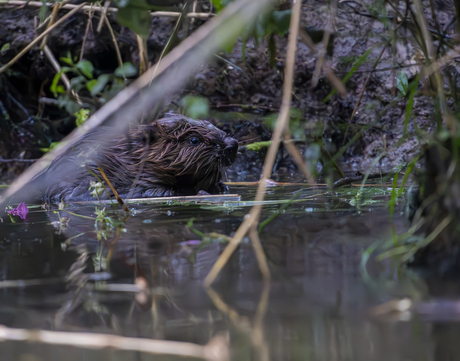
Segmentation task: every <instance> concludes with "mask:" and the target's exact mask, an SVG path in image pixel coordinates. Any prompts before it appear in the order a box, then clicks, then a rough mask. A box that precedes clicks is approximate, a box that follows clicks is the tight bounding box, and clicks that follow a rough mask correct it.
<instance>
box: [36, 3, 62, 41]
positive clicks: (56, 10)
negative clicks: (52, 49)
mask: <svg viewBox="0 0 460 361" xmlns="http://www.w3.org/2000/svg"><path fill="white" fill-rule="evenodd" d="M60 7H61V3H60V2H55V3H54V7H53V12H52V14H51V18H50V21H49V23H48V26H47V28H49V27H50V26H52V25H53V24H54V22H55V21H56V18H57V16H58V13H59V9H60ZM48 38H49V34H48V35H46V36H45V37H44V38H43V41H42V45H40V49H41V50H43V49H44V48H45V46H46V43H47V42H48Z"/></svg>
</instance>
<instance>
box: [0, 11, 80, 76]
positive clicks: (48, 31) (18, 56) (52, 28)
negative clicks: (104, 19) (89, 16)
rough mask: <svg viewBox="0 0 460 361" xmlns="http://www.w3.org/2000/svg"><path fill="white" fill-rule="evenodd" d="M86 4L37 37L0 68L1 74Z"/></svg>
mask: <svg viewBox="0 0 460 361" xmlns="http://www.w3.org/2000/svg"><path fill="white" fill-rule="evenodd" d="M84 5H85V3H82V4H80V5H78V6H77V7H76V8H75V9H73V10H72V11H70V12H68V13H67V14H65V15H64V16H63V17H62V18H60V19H59V20H58V21H56V22H55V23H54V24H53V25H52V26H50V27H49V28H48V29H46V30H45V31H44V32H43V33H41V34H40V35H39V36H37V37H36V38H35V39H34V40H32V41H31V42H30V44H29V45H27V46H26V47H25V48H24V49H22V50H21V51H20V52H19V54H18V55H16V56H15V57H14V58H13V59H11V60H10V61H9V62H8V63H7V64H5V65H3V66H2V67H1V68H0V74H1V73H3V72H4V71H5V70H7V69H9V68H10V67H11V66H12V65H13V64H14V63H16V62H17V61H18V60H19V59H21V58H22V57H23V56H24V54H25V53H27V52H28V51H29V50H30V49H31V48H32V47H33V46H34V45H35V44H37V43H38V42H39V41H40V40H42V39H43V38H44V37H45V36H46V35H48V34H49V33H50V32H52V31H53V30H54V29H55V28H56V27H57V26H59V25H61V24H62V23H63V22H64V21H65V20H66V19H67V18H69V17H70V16H72V15H73V14H75V13H76V12H77V11H78V10H80V9H81V8H82V7H83V6H84Z"/></svg>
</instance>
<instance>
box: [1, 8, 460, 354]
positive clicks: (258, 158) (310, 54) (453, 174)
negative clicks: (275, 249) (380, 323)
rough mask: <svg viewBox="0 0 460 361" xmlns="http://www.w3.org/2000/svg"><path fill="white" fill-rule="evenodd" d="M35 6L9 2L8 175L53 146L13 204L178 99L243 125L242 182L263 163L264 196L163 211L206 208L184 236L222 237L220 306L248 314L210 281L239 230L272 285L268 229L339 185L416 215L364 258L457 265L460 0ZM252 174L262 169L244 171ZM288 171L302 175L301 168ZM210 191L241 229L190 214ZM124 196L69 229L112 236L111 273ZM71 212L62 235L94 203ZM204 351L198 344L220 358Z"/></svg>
mask: <svg viewBox="0 0 460 361" xmlns="http://www.w3.org/2000/svg"><path fill="white" fill-rule="evenodd" d="M165 3H166V5H165ZM20 5H21V6H23V8H24V9H23V12H21V13H18V9H17V6H19V5H18V1H16V2H15V3H14V5H12V4H11V3H8V0H0V10H1V11H0V49H1V50H0V65H1V67H0V172H1V173H0V176H1V180H2V181H3V182H5V183H11V182H12V181H13V180H14V179H15V178H16V177H17V176H18V175H19V174H20V173H22V172H23V171H24V169H26V168H27V166H28V165H29V164H30V160H36V159H39V158H40V157H41V156H42V155H43V154H45V153H46V154H47V155H46V160H41V161H39V162H36V164H35V165H34V166H33V167H31V168H29V169H28V170H27V171H26V172H25V173H23V174H22V175H21V176H20V177H19V178H17V180H16V181H15V182H13V183H12V185H11V187H9V188H7V189H6V190H4V191H5V192H4V193H3V194H4V197H3V198H0V204H1V205H2V206H5V205H6V204H3V203H5V202H8V200H9V199H10V196H12V195H14V194H17V193H18V192H20V191H21V190H22V189H23V187H25V186H27V185H29V183H31V181H32V179H34V176H36V175H37V174H39V173H40V171H42V170H43V167H46V166H47V165H48V163H47V161H48V160H49V161H52V159H54V158H55V157H56V156H57V155H59V154H60V152H61V153H62V152H64V151H65V150H66V149H68V148H69V147H72V145H73V144H74V143H73V142H75V141H76V139H78V138H80V137H82V136H85V134H87V133H88V131H90V130H92V129H94V128H95V127H97V126H100V125H103V124H109V123H110V124H111V125H114V126H113V127H112V128H111V129H113V131H112V133H110V132H109V131H108V132H107V134H105V136H107V137H112V136H116V134H118V133H120V132H121V131H122V129H124V128H127V126H128V125H131V124H135V123H146V122H149V121H151V120H152V119H154V118H158V117H160V116H161V115H163V114H164V113H165V112H167V111H174V112H180V113H183V114H187V115H188V116H190V117H193V118H206V119H210V120H212V121H214V123H216V124H217V123H220V125H221V126H222V127H224V128H225V129H226V130H227V131H229V132H231V133H233V134H238V133H239V132H241V133H245V132H246V133H247V134H246V133H245V134H244V135H243V136H242V138H241V145H240V152H241V155H240V157H239V159H238V160H237V162H236V164H235V165H234V168H233V170H232V169H230V170H229V172H230V175H231V176H233V177H234V178H235V179H236V180H237V181H238V184H237V185H238V186H246V185H247V184H248V183H243V182H241V181H242V180H244V181H248V179H249V178H250V177H252V180H253V181H258V182H257V184H256V186H257V190H256V191H255V195H254V194H252V195H251V196H254V197H253V198H254V200H253V199H251V200H244V201H243V202H242V201H240V200H235V199H234V198H231V199H230V198H226V196H221V197H220V198H219V199H215V202H214V203H213V202H212V201H210V200H209V199H206V200H200V199H197V200H195V199H189V201H188V203H186V202H179V201H178V200H177V199H174V198H173V199H168V200H165V202H167V203H165V204H163V203H162V204H161V205H160V206H158V205H157V206H158V207H160V208H158V209H157V208H156V211H157V212H158V213H159V214H164V213H166V214H168V216H169V215H170V214H171V213H173V212H174V211H175V210H178V209H180V210H181V211H182V210H184V209H187V208H191V209H192V211H189V213H191V214H189V213H187V212H186V213H187V214H186V215H187V217H185V216H184V217H183V218H181V219H180V222H181V224H182V225H184V226H185V227H186V228H187V230H188V231H190V232H191V233H192V234H193V237H198V238H199V239H198V240H197V239H192V240H189V241H188V243H187V242H185V243H181V244H180V248H181V249H180V252H182V254H183V255H185V257H183V258H186V259H187V260H189V261H190V262H193V263H196V262H198V261H197V257H198V254H199V251H201V250H203V249H204V248H206V247H211V246H220V247H222V248H223V247H225V249H224V250H223V252H222V253H221V254H220V257H219V258H218V259H217V260H216V262H215V263H214V264H213V267H212V269H210V271H209V273H208V275H207V277H206V279H205V280H204V284H205V286H206V287H207V289H208V291H209V296H210V298H211V299H212V300H213V302H214V304H215V306H216V308H218V309H220V310H224V311H223V312H225V313H226V314H227V315H228V316H229V318H232V319H233V320H239V321H241V319H239V318H238V317H239V315H237V313H236V312H234V311H233V310H231V309H229V308H228V307H227V306H226V304H225V302H223V301H222V300H221V299H220V298H219V296H218V295H217V296H216V295H215V294H214V293H213V292H214V290H213V289H212V288H210V287H211V285H212V284H213V282H214V281H215V280H216V278H217V276H218V275H219V274H220V272H221V271H222V270H223V268H224V266H225V265H226V264H227V263H228V262H229V260H230V257H231V255H232V254H233V252H234V251H235V250H236V249H237V247H238V246H239V245H240V244H241V243H242V242H243V243H244V242H248V243H250V244H251V245H252V247H253V249H254V251H255V259H256V261H257V263H258V266H259V269H260V272H261V274H262V277H263V281H264V287H266V285H267V284H269V283H270V279H271V273H270V268H269V262H268V261H267V252H266V249H267V244H265V243H264V241H263V240H261V239H259V237H265V239H269V238H270V232H271V228H270V227H272V226H273V224H274V223H275V222H276V221H277V220H279V218H281V217H280V216H281V215H283V214H284V213H285V212H292V213H291V214H292V215H295V216H298V214H299V209H298V208H296V207H299V204H303V205H305V204H307V206H304V208H302V212H303V213H302V214H303V215H304V214H305V212H309V209H313V208H314V207H313V206H311V207H309V206H308V204H310V203H312V204H314V206H315V207H318V208H320V207H323V208H321V209H324V210H325V209H327V210H329V209H333V210H334V211H337V212H339V210H340V211H341V210H342V208H340V209H339V208H334V205H333V204H332V205H330V204H328V205H327V206H326V205H324V204H321V205H318V204H315V203H314V202H315V201H316V200H315V199H316V197H317V196H319V195H327V196H333V197H336V198H337V199H340V207H345V206H344V205H346V207H350V208H353V209H354V210H355V211H356V212H357V213H360V212H362V211H363V210H371V209H372V207H373V206H375V204H379V205H380V206H381V205H382V203H383V202H385V205H386V206H387V208H388V212H389V214H390V218H391V219H392V220H394V219H395V218H397V216H398V215H399V213H403V212H405V213H406V214H407V217H408V218H410V222H411V223H410V226H409V227H408V229H407V230H406V231H405V232H403V233H400V234H398V232H397V231H396V227H393V229H392V230H393V232H392V235H391V237H390V238H389V239H388V240H387V241H384V242H381V241H378V242H376V243H374V244H372V245H370V246H369V245H367V250H366V251H364V253H363V257H362V258H363V264H365V263H366V262H367V261H368V260H369V258H370V255H371V254H372V255H374V256H376V258H377V259H378V260H386V259H391V260H393V261H397V263H398V266H401V265H403V264H412V265H422V266H427V265H428V266H430V267H432V269H436V270H439V271H441V272H450V271H452V270H453V269H457V268H458V264H459V261H460V243H459V242H458V239H459V236H460V226H459V224H460V223H459V222H458V219H459V216H460V202H459V200H460V163H459V162H460V159H459V147H460V127H459V121H460V111H459V106H460V98H459V94H460V83H459V81H458V79H459V74H460V68H459V66H458V59H460V54H459V49H460V48H459V43H460V20H459V16H460V15H459V14H460V8H459V6H460V5H459V3H458V2H449V1H447V2H446V4H445V5H443V4H439V3H438V2H436V1H433V0H424V1H422V0H413V1H409V0H406V1H393V0H386V1H384V0H377V1H367V2H363V3H358V2H354V1H342V2H338V1H330V2H329V1H328V2H322V1H316V0H311V1H310V0H309V1H303V2H298V1H297V2H293V1H289V0H286V1H276V2H274V3H270V4H269V1H266V2H263V1H261V2H260V3H258V2H253V1H250V0H248V1H244V0H240V1H230V0H212V1H211V2H207V1H206V2H202V1H195V2H181V1H175V0H169V1H161V0H158V1H143V0H129V1H125V0H118V1H115V2H114V3H113V4H110V2H106V3H105V4H101V3H99V2H93V3H87V4H83V3H82V4H79V5H74V4H69V3H61V2H59V1H56V2H51V3H45V2H44V3H43V4H38V5H40V7H38V6H37V4H36V3H35V2H33V3H31V4H28V3H27V2H26V1H24V2H23V3H21V4H20ZM112 6H113V7H112ZM34 7H36V8H34ZM11 14H14V15H15V16H17V19H16V18H15V20H14V21H15V23H14V24H13V23H12V22H11V21H9V20H8V17H9V16H10V15H11ZM36 15H38V18H37V19H39V20H37V21H38V24H37V26H34V24H33V19H34V17H35V16H36ZM446 19H447V20H446ZM2 22H3V24H2ZM69 23H70V25H69ZM73 23H74V24H76V25H71V24H73ZM7 29H8V31H7ZM23 33H24V34H23ZM20 34H22V35H20ZM128 123H130V124H128ZM243 130H244V132H243ZM68 134H70V136H68V137H67V138H65V137H66V136H67V135H68ZM28 160H29V161H28ZM231 172H233V173H231ZM241 174H243V175H246V176H248V177H246V178H247V179H241V178H238V177H239V176H240V175H241ZM285 174H289V175H290V176H291V178H290V179H289V180H288V181H287V182H284V181H283V180H284V178H283V176H284V175H285ZM260 175H261V176H260ZM259 176H260V180H259ZM274 180H276V181H278V182H277V183H275V182H274ZM305 181H307V183H308V186H307V185H306V184H305V183H306V182H305ZM109 183H110V182H109V181H108V180H107V179H105V180H101V179H97V180H96V179H95V181H94V182H91V183H90V184H88V188H89V189H91V190H92V193H93V194H94V196H95V201H96V199H98V198H99V196H100V195H101V194H102V193H103V192H104V190H105V189H106V188H108V187H110V188H113V186H112V185H111V184H109ZM268 187H272V188H270V192H267V190H268ZM277 187H278V188H277ZM283 187H298V189H297V188H296V190H295V191H293V192H291V193H289V194H288V196H286V195H284V194H283V197H282V199H268V200H267V199H266V197H270V194H273V193H276V192H277V190H278V189H280V188H283ZM1 190H2V191H3V189H1ZM306 190H308V192H310V193H308V195H307V194H306V193H305V192H306ZM114 194H116V192H115V191H114ZM286 194H287V192H286ZM229 197H233V196H229ZM2 202H3V203H2ZM130 202H131V201H129V200H127V201H126V204H130V206H131V203H130ZM136 202H137V201H136ZM196 202H199V203H198V205H199V211H200V212H215V213H216V214H218V215H219V217H221V216H222V215H225V214H228V213H229V212H233V215H236V216H238V217H239V219H240V220H241V222H240V223H239V224H238V227H237V228H235V230H234V232H233V234H231V235H230V234H228V235H223V234H220V233H217V232H204V231H202V230H201V229H200V228H199V226H197V225H196V220H197V219H198V218H199V217H198V216H197V217H195V214H193V213H194V212H196V209H197V208H194V207H196V206H197V204H196ZM119 203H120V205H121V206H122V207H123V211H115V209H117V208H115V207H116V206H115V203H114V204H104V205H103V206H100V205H99V206H97V207H96V208H95V211H94V215H93V212H92V211H91V212H92V213H91V214H92V215H91V217H88V216H86V218H85V216H83V217H82V218H84V219H86V220H88V222H94V226H93V227H92V228H93V229H92V230H91V231H88V232H86V231H85V232H80V233H78V234H76V235H73V236H71V237H68V238H67V239H66V240H65V241H64V242H62V244H63V247H64V246H65V247H67V246H69V245H71V244H72V242H73V241H76V240H77V239H79V238H80V237H82V236H84V235H88V233H94V234H95V235H96V239H97V241H98V242H99V243H100V244H101V246H100V248H99V249H98V251H97V252H95V254H94V256H93V258H92V263H93V268H94V270H95V272H102V271H106V270H107V269H108V264H110V260H111V257H112V255H113V252H114V246H115V244H116V243H117V242H118V240H119V239H120V238H121V237H122V233H123V232H125V231H126V227H127V222H128V220H129V219H131V218H132V216H133V215H135V212H136V210H135V209H134V210H133V209H132V208H128V206H127V205H126V204H125V203H124V200H121V199H120V200H119ZM331 203H333V202H331ZM161 207H164V208H161ZM270 207H273V208H270ZM327 207H330V208H327ZM267 210H268V211H269V213H268V212H267ZM56 212H57V213H56V214H57V215H58V218H59V219H58V220H57V221H55V222H53V223H52V225H53V226H54V227H55V228H56V229H58V230H59V233H60V232H61V231H62V232H64V231H65V229H66V228H67V227H68V223H69V218H67V217H61V213H67V214H68V215H70V216H74V217H79V216H80V215H78V214H77V213H73V212H72V211H71V210H69V209H67V208H66V207H65V206H64V205H60V209H59V211H56ZM168 212H169V213H168ZM8 214H9V217H10V219H11V222H16V220H17V221H19V220H18V219H17V218H15V217H20V218H21V219H24V218H25V217H26V216H27V215H28V208H27V207H26V205H25V203H21V205H20V206H18V207H14V208H12V207H10V208H9V210H8ZM221 218H223V217H221ZM217 220H219V221H220V219H219V218H218V217H217V216H216V221H217ZM194 222H195V224H194ZM393 226H394V225H393ZM232 229H233V228H232ZM158 234H159V235H161V230H158ZM264 247H265V248H264ZM168 252H169V250H168ZM85 257H86V258H85ZM87 259H89V256H88V254H87V253H85V252H83V251H82V255H81V257H80V258H79V262H80V263H79V266H80V268H78V272H75V274H77V273H78V275H77V276H78V277H77V276H76V277H77V278H78V280H77V281H75V282H77V283H78V282H80V283H81V284H79V287H80V288H81V289H84V288H85V287H87V284H86V282H87V279H85V278H81V273H83V271H82V270H83V269H84V268H85V265H84V264H85V262H86V261H87ZM136 271H137V270H136ZM136 287H138V286H136ZM267 287H268V286H267ZM139 289H140V286H139ZM139 289H136V290H137V291H136V292H140V290H139ZM142 291H143V292H144V291H145V289H143V290H142ZM145 292H146V291H145ZM266 292H268V291H266V290H265V288H264V290H263V292H262V296H261V300H260V304H259V305H260V307H258V312H260V315H259V313H258V315H259V316H260V318H257V320H261V319H262V318H263V315H264V312H265V310H266V300H267V297H268V294H266ZM144 296H145V295H144ZM150 296H151V295H149V297H150ZM152 308H153V307H152ZM259 316H258V317H259ZM258 322H259V321H257V322H256V321H255V322H254V324H251V325H250V326H247V327H246V326H245V327H244V332H249V333H250V334H251V335H252V336H253V337H252V338H251V341H250V342H251V343H252V345H253V347H254V349H258V350H259V351H260V350H261V349H263V348H264V347H266V345H264V341H263V337H261V336H260V333H257V332H259V331H260V330H258V327H261V325H260V324H259V323H258ZM260 322H261V321H260ZM241 324H242V322H240V323H239V325H241ZM248 330H249V331H248ZM260 332H261V331H260ZM24 339H27V337H24ZM152 347H153V346H152ZM206 347H208V346H200V348H199V349H198V350H197V351H196V352H197V353H196V354H194V353H191V354H190V355H192V356H194V357H201V358H206V356H203V355H204V353H205V351H206ZM155 352H157V351H156V349H155V348H153V351H152V353H155ZM172 354H175V353H174V352H173V353H172ZM261 355H263V353H261ZM227 356H228V355H227ZM222 359H225V357H222ZM261 359H264V360H265V359H267V358H264V357H262V356H261Z"/></svg>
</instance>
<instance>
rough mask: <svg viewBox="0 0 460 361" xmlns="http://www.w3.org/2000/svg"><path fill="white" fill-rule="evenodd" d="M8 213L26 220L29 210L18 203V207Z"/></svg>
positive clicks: (23, 204) (22, 203) (24, 205)
mask: <svg viewBox="0 0 460 361" xmlns="http://www.w3.org/2000/svg"><path fill="white" fill-rule="evenodd" d="M8 213H10V214H12V215H13V216H19V217H21V219H26V216H27V213H29V210H28V209H27V206H26V204H25V203H24V202H21V203H19V205H18V206H17V207H16V208H14V209H13V210H11V211H8Z"/></svg>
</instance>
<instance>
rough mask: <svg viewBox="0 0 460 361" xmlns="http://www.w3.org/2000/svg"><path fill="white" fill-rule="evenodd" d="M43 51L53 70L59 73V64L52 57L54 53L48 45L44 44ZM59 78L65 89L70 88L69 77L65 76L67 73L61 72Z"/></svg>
mask: <svg viewBox="0 0 460 361" xmlns="http://www.w3.org/2000/svg"><path fill="white" fill-rule="evenodd" d="M43 53H44V54H45V56H46V57H47V58H48V60H49V61H50V63H51V65H52V66H53V68H54V70H56V73H59V72H60V71H61V66H60V65H59V63H58V61H57V60H56V58H55V57H54V54H53V53H52V51H51V50H50V48H49V46H48V45H45V46H44V48H43ZM61 79H62V82H63V83H64V85H65V87H66V89H67V90H70V80H69V78H68V77H67V75H66V74H65V73H62V74H61Z"/></svg>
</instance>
